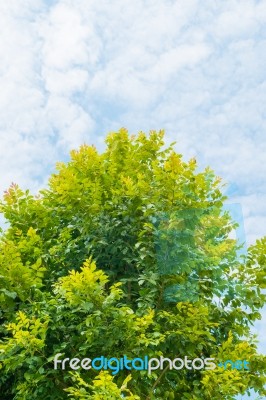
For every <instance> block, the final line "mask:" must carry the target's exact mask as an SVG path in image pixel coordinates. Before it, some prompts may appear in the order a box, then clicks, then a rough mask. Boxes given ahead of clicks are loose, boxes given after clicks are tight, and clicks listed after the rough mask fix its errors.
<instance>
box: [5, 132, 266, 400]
mask: <svg viewBox="0 0 266 400" xmlns="http://www.w3.org/2000/svg"><path fill="white" fill-rule="evenodd" d="M163 137H164V133H163V132H162V131H159V132H155V131H152V132H150V134H149V135H145V134H144V133H142V132H140V133H139V134H138V135H137V136H130V135H129V134H128V132H127V131H126V130H125V129H121V130H120V131H119V132H116V133H111V134H109V135H108V137H107V139H106V144H107V147H106V150H105V152H103V153H102V154H99V153H98V151H97V150H96V148H95V147H93V146H87V145H84V146H81V147H80V149H79V150H77V151H74V150H73V151H72V152H71V159H70V161H69V162H68V163H59V164H57V172H56V173H55V174H53V175H52V176H51V178H50V180H49V186H48V189H45V190H42V191H41V192H40V193H39V195H38V196H33V195H31V194H30V193H29V191H22V190H21V189H20V188H19V187H18V186H17V185H15V184H12V185H11V186H10V188H9V189H8V190H7V191H6V192H5V194H4V198H3V201H2V203H1V211H2V213H3V214H4V216H5V218H6V220H7V221H8V223H9V227H8V228H7V229H6V230H5V232H3V233H2V235H1V241H0V306H1V311H0V318H1V328H0V339H1V341H0V368H1V377H0V387H1V399H4V400H9V399H16V400H28V399H31V400H34V399H36V400H37V399H38V400H39V399H42V400H46V399H47V400H48V399H52V400H59V399H60V400H61V399H68V398H70V399H107V400H108V399H121V398H128V399H146V400H148V399H150V400H151V399H158V400H159V399H167V398H169V399H180V400H185V399H194V400H206V399H207V400H208V399H217V400H218V399H219V400H220V399H221V398H222V399H225V400H227V399H228V400H229V399H233V398H234V397H235V395H236V394H240V393H244V392H246V391H247V390H250V389H254V390H255V391H256V392H257V393H258V394H259V395H260V396H262V397H261V398H263V396H265V395H266V391H265V389H264V385H265V369H266V367H265V365H266V363H265V361H266V359H265V357H263V356H262V355H259V354H258V353H257V349H256V341H255V338H254V337H253V335H252V334H251V326H252V324H253V323H254V321H256V320H257V319H259V318H260V312H259V311H260V309H261V308H262V307H263V305H264V304H265V295H264V294H263V289H265V288H266V266H265V249H266V239H265V238H264V239H261V240H258V241H257V243H256V244H255V245H254V246H252V247H251V248H250V249H249V252H248V254H247V255H246V256H241V257H239V256H238V249H239V244H238V243H237V242H236V241H235V240H233V239H231V238H230V232H231V231H232V230H233V229H235V227H236V224H235V222H234V221H232V219H231V217H230V215H229V214H228V213H227V212H225V211H224V210H223V203H224V201H225V196H224V195H223V193H222V183H221V179H220V178H218V177H216V176H215V174H214V173H213V171H212V170H211V169H210V168H206V169H205V170H204V171H203V172H199V171H198V168H197V164H196V161H195V160H194V159H192V160H190V161H189V162H185V161H183V160H182V156H181V155H180V154H177V153H176V152H175V151H174V147H173V146H174V144H171V145H170V146H168V147H166V146H165V144H164V141H163ZM58 353H61V355H62V356H61V358H65V357H68V358H75V357H78V358H80V359H81V358H85V357H89V358H91V359H92V358H94V357H98V356H100V355H103V356H105V357H117V358H120V357H122V356H123V355H126V356H127V357H128V358H129V359H131V358H134V357H139V358H143V357H145V356H148V357H150V358H152V357H160V356H163V357H165V358H169V359H174V358H176V357H179V358H184V357H185V356H187V357H188V358H189V359H194V358H198V357H200V358H215V360H216V361H217V364H218V363H220V362H223V361H225V360H227V359H231V360H246V361H248V362H249V363H250V369H249V370H238V369H236V368H235V369H232V368H228V369H226V370H225V369H224V368H223V367H222V366H217V368H215V369H214V370H206V369H201V370H197V369H192V370H188V369H186V368H183V369H181V370H178V371H177V370H174V369H172V370H171V369H170V368H169V364H168V363H167V362H166V364H165V368H164V369H163V370H159V369H157V370H154V371H153V372H152V373H151V374H149V373H148V371H146V370H142V371H138V370H132V371H128V370H126V369H124V370H121V371H119V373H117V374H112V373H111V371H110V370H103V371H100V372H99V371H97V370H93V369H90V370H87V371H86V370H83V369H78V370H76V371H71V369H70V368H67V367H66V369H65V370H62V369H61V368H58V369H54V364H53V360H54V357H55V355H56V354H58ZM129 372H130V373H129Z"/></svg>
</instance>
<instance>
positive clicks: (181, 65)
mask: <svg viewBox="0 0 266 400" xmlns="http://www.w3.org/2000/svg"><path fill="white" fill-rule="evenodd" d="M0 57H1V63H0V88H1V90H0V169H1V171H2V174H1V177H0V191H1V192H3V191H4V190H5V189H6V188H7V187H8V186H9V185H10V183H11V182H16V183H18V184H19V185H20V186H21V187H22V188H30V189H31V190H32V191H33V192H37V191H38V190H39V189H40V188H42V187H43V186H45V185H46V183H47V179H48V177H49V175H50V173H51V172H52V171H54V165H55V163H56V162H57V161H61V160H67V159H68V154H69V151H70V150H71V149H73V148H77V147H78V146H79V145H81V144H82V143H84V142H85V143H88V144H95V145H96V146H97V148H98V149H99V150H101V151H102V150H103V149H104V138H105V136H106V134H107V133H108V132H110V131H115V130H118V129H119V128H121V127H126V128H127V129H128V130H129V132H130V133H137V132H138V131H140V130H142V131H146V132H148V131H149V130H151V129H156V130H159V129H165V131H166V140H167V142H172V141H176V142H177V144H176V150H177V151H178V152H179V153H182V154H183V155H184V158H185V159H189V158H191V157H196V159H197V161H198V163H199V166H200V167H201V168H204V167H206V166H207V165H210V166H211V167H212V168H213V169H214V171H215V172H216V173H217V175H219V176H221V177H222V178H223V179H224V181H225V182H226V183H227V185H226V187H225V192H226V194H227V195H228V196H229V200H228V203H229V204H236V203H237V204H239V205H240V207H241V209H242V213H243V221H244V231H245V235H246V240H247V243H248V244H250V243H254V242H255V240H256V239H258V238H260V237H262V236H265V234H266V232H265V231H266V229H265V227H266V210H265V204H266V180H265V176H266V166H265V155H266V132H265V128H266V118H265V114H266V111H265V110H266V109H265V104H266V79H265V78H266V1H265V0H261V1H257V0H241V1H239V0H237V1H236V0H223V1H217V0H205V1H204V2H202V1H199V0H177V1H175V0H162V1H160V0H134V1H129V0H112V1H111V2H110V1H107V0H97V1H92V0H57V1H56V0H46V1H45V0H9V1H1V2H0ZM265 324H266V311H265V312H264V319H263V321H262V322H260V323H259V324H257V325H256V328H255V329H256V331H257V332H258V333H259V335H260V336H259V337H260V349H261V350H263V351H264V353H266V340H265V338H264V336H265V335H263V326H264V329H265Z"/></svg>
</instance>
